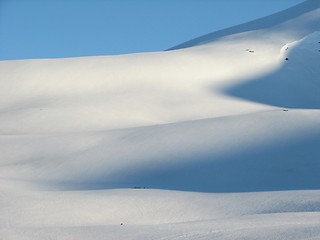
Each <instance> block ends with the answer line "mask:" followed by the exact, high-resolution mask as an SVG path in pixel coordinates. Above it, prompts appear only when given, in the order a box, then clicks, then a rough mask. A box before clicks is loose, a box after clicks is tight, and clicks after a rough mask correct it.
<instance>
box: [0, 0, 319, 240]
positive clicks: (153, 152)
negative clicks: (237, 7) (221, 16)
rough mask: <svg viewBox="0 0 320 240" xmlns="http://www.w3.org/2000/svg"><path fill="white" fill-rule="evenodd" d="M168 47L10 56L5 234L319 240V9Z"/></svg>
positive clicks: (308, 5) (5, 90)
mask: <svg viewBox="0 0 320 240" xmlns="http://www.w3.org/2000/svg"><path fill="white" fill-rule="evenodd" d="M173 49H175V50H174V51H165V52H158V53H143V54H131V55H122V56H105V57H82V58H68V59H45V60H44V59H42V60H18V61H2V62H0V72H1V77H0V81H1V89H0V134H1V135H0V143H1V144H0V159H1V161H0V175H1V178H0V213H1V214H0V237H1V238H3V239H52V238H53V239H63V238H65V239H88V238H90V239H106V238H108V239H177V238H183V237H184V238H186V239H257V238H259V239H316V238H319V237H320V231H319V229H320V228H319V226H320V214H319V209H320V201H319V197H320V175H319V170H320V161H319V159H320V152H319V146H320V111H319V107H320V82H319V75H320V70H319V60H320V3H319V1H317V0H310V1H306V2H304V3H302V4H300V5H297V6H295V7H293V8H291V9H288V10H286V11H283V12H280V13H278V14H275V15H272V16H269V17H265V18H262V19H259V20H256V21H253V22H250V23H247V24H243V25H240V26H236V27H233V28H230V29H226V30H223V31H219V32H216V33H212V34H208V35H206V36H204V37H200V38H198V39H195V40H192V41H190V42H187V43H184V44H182V45H179V46H178V47H175V48H173Z"/></svg>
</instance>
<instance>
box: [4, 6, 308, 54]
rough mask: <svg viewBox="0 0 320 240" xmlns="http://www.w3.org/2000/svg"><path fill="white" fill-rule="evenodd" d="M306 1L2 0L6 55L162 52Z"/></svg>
mask: <svg viewBox="0 0 320 240" xmlns="http://www.w3.org/2000/svg"><path fill="white" fill-rule="evenodd" d="M301 2H303V0H0V59H2V60H3V59H26V58H53V57H72V56H88V55H113V54H125V53H134V52H147V51H162V50H165V49H168V48H170V47H173V46H175V45H177V44H180V43H182V42H185V41H187V40H190V39H192V38H195V37H199V36H201V35H204V34H207V33H210V32H214V31H217V30H220V29H223V28H226V27H231V26H233V25H237V24H240V23H244V22H247V21H250V20H254V19H256V18H260V17H263V16H266V15H270V14H272V13H275V12H278V11H280V10H284V9H286V8H288V7H291V6H293V5H296V4H298V3H301Z"/></svg>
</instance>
